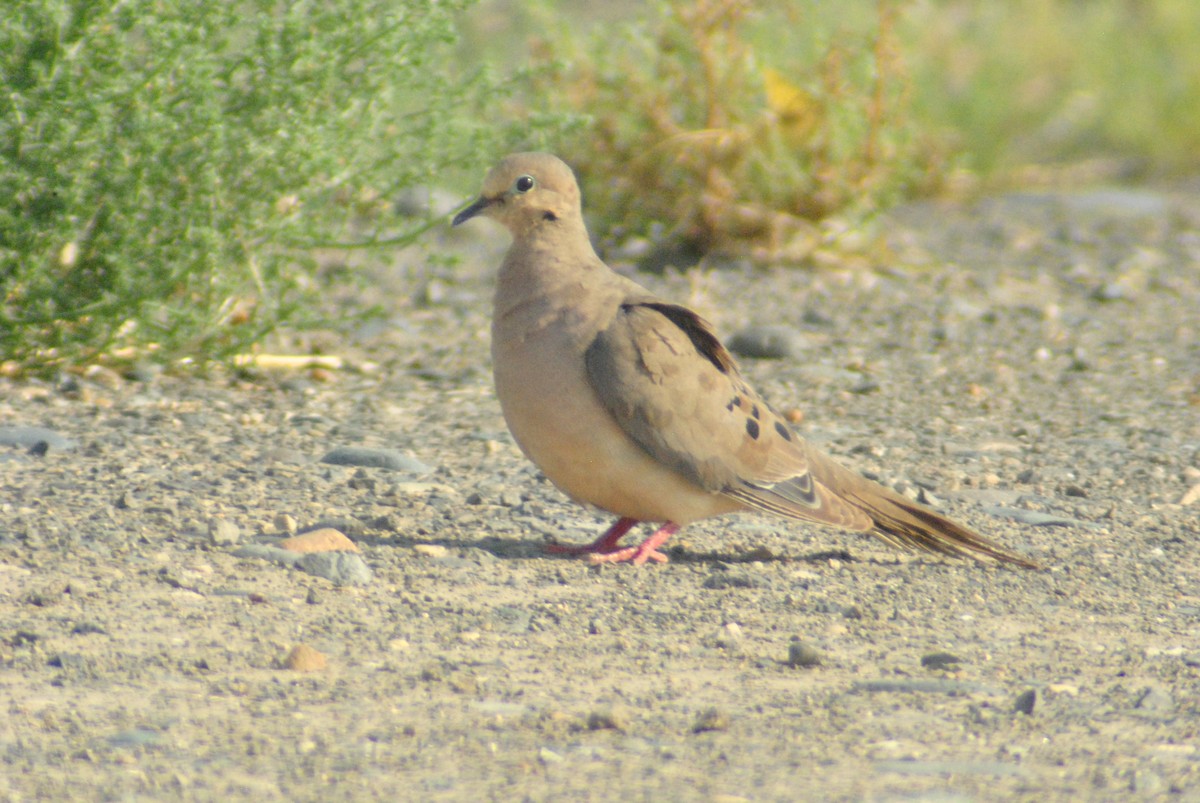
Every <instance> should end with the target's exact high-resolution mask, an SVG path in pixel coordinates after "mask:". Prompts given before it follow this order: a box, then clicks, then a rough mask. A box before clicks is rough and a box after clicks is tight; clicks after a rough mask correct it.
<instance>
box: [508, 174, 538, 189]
mask: <svg viewBox="0 0 1200 803" xmlns="http://www.w3.org/2000/svg"><path fill="white" fill-rule="evenodd" d="M533 185H534V180H533V176H521V177H520V178H519V179H517V181H516V183H515V184H513V187H514V188H516V190H517V192H529V191H530V190H532V189H533Z"/></svg>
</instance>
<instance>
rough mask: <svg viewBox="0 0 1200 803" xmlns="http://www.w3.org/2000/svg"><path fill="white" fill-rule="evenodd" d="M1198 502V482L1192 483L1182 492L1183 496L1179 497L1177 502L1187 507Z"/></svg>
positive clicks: (1199, 495)
mask: <svg viewBox="0 0 1200 803" xmlns="http://www.w3.org/2000/svg"><path fill="white" fill-rule="evenodd" d="M1197 502H1200V484H1197V485H1193V486H1192V487H1191V488H1189V489H1187V491H1185V492H1184V494H1183V496H1181V497H1179V504H1181V505H1183V506H1184V507H1187V506H1188V505H1194V504H1196V503H1197Z"/></svg>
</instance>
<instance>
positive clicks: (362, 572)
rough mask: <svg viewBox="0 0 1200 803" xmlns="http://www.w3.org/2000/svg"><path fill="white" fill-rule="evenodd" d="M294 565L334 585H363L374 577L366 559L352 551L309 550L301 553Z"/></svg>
mask: <svg viewBox="0 0 1200 803" xmlns="http://www.w3.org/2000/svg"><path fill="white" fill-rule="evenodd" d="M296 566H298V567H299V568H300V569H302V570H303V571H306V572H308V573H309V574H311V575H314V576H315V577H323V578H325V579H326V580H328V581H329V582H331V583H333V584H334V585H335V586H365V585H367V584H368V583H370V582H371V581H372V580H373V579H374V577H375V576H374V574H372V572H371V569H370V567H369V566H367V563H366V561H364V560H363V559H362V558H361V557H359V556H358V555H355V554H354V553H353V552H310V553H308V554H306V555H301V556H300V559H299V560H298V561H296Z"/></svg>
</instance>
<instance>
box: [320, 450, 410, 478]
mask: <svg viewBox="0 0 1200 803" xmlns="http://www.w3.org/2000/svg"><path fill="white" fill-rule="evenodd" d="M321 462H322V463H332V464H333V465H335V466H364V467H366V468H385V469H389V470H391V471H406V472H408V473H410V474H428V473H429V472H430V471H433V469H432V468H431V467H430V466H427V465H425V464H424V463H422V462H421V461H420V460H417V459H416V458H415V457H409V456H408V455H406V454H404V453H403V452H400V451H398V450H396V449H372V448H369V447H366V446H339V447H337V448H336V449H334V450H333V451H331V452H329V453H328V454H326V455H325V456H324V457H322V458H321Z"/></svg>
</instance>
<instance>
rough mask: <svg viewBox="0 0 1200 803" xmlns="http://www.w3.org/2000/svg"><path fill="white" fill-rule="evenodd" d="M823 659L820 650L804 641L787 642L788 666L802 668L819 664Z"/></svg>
mask: <svg viewBox="0 0 1200 803" xmlns="http://www.w3.org/2000/svg"><path fill="white" fill-rule="evenodd" d="M823 659H824V657H823V656H822V655H821V651H820V650H818V649H817V648H816V647H814V646H813V645H811V644H809V643H808V642H806V641H793V642H792V643H791V644H788V658H787V665H788V666H798V667H804V668H809V667H814V666H820V665H821V661H822V660H823Z"/></svg>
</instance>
